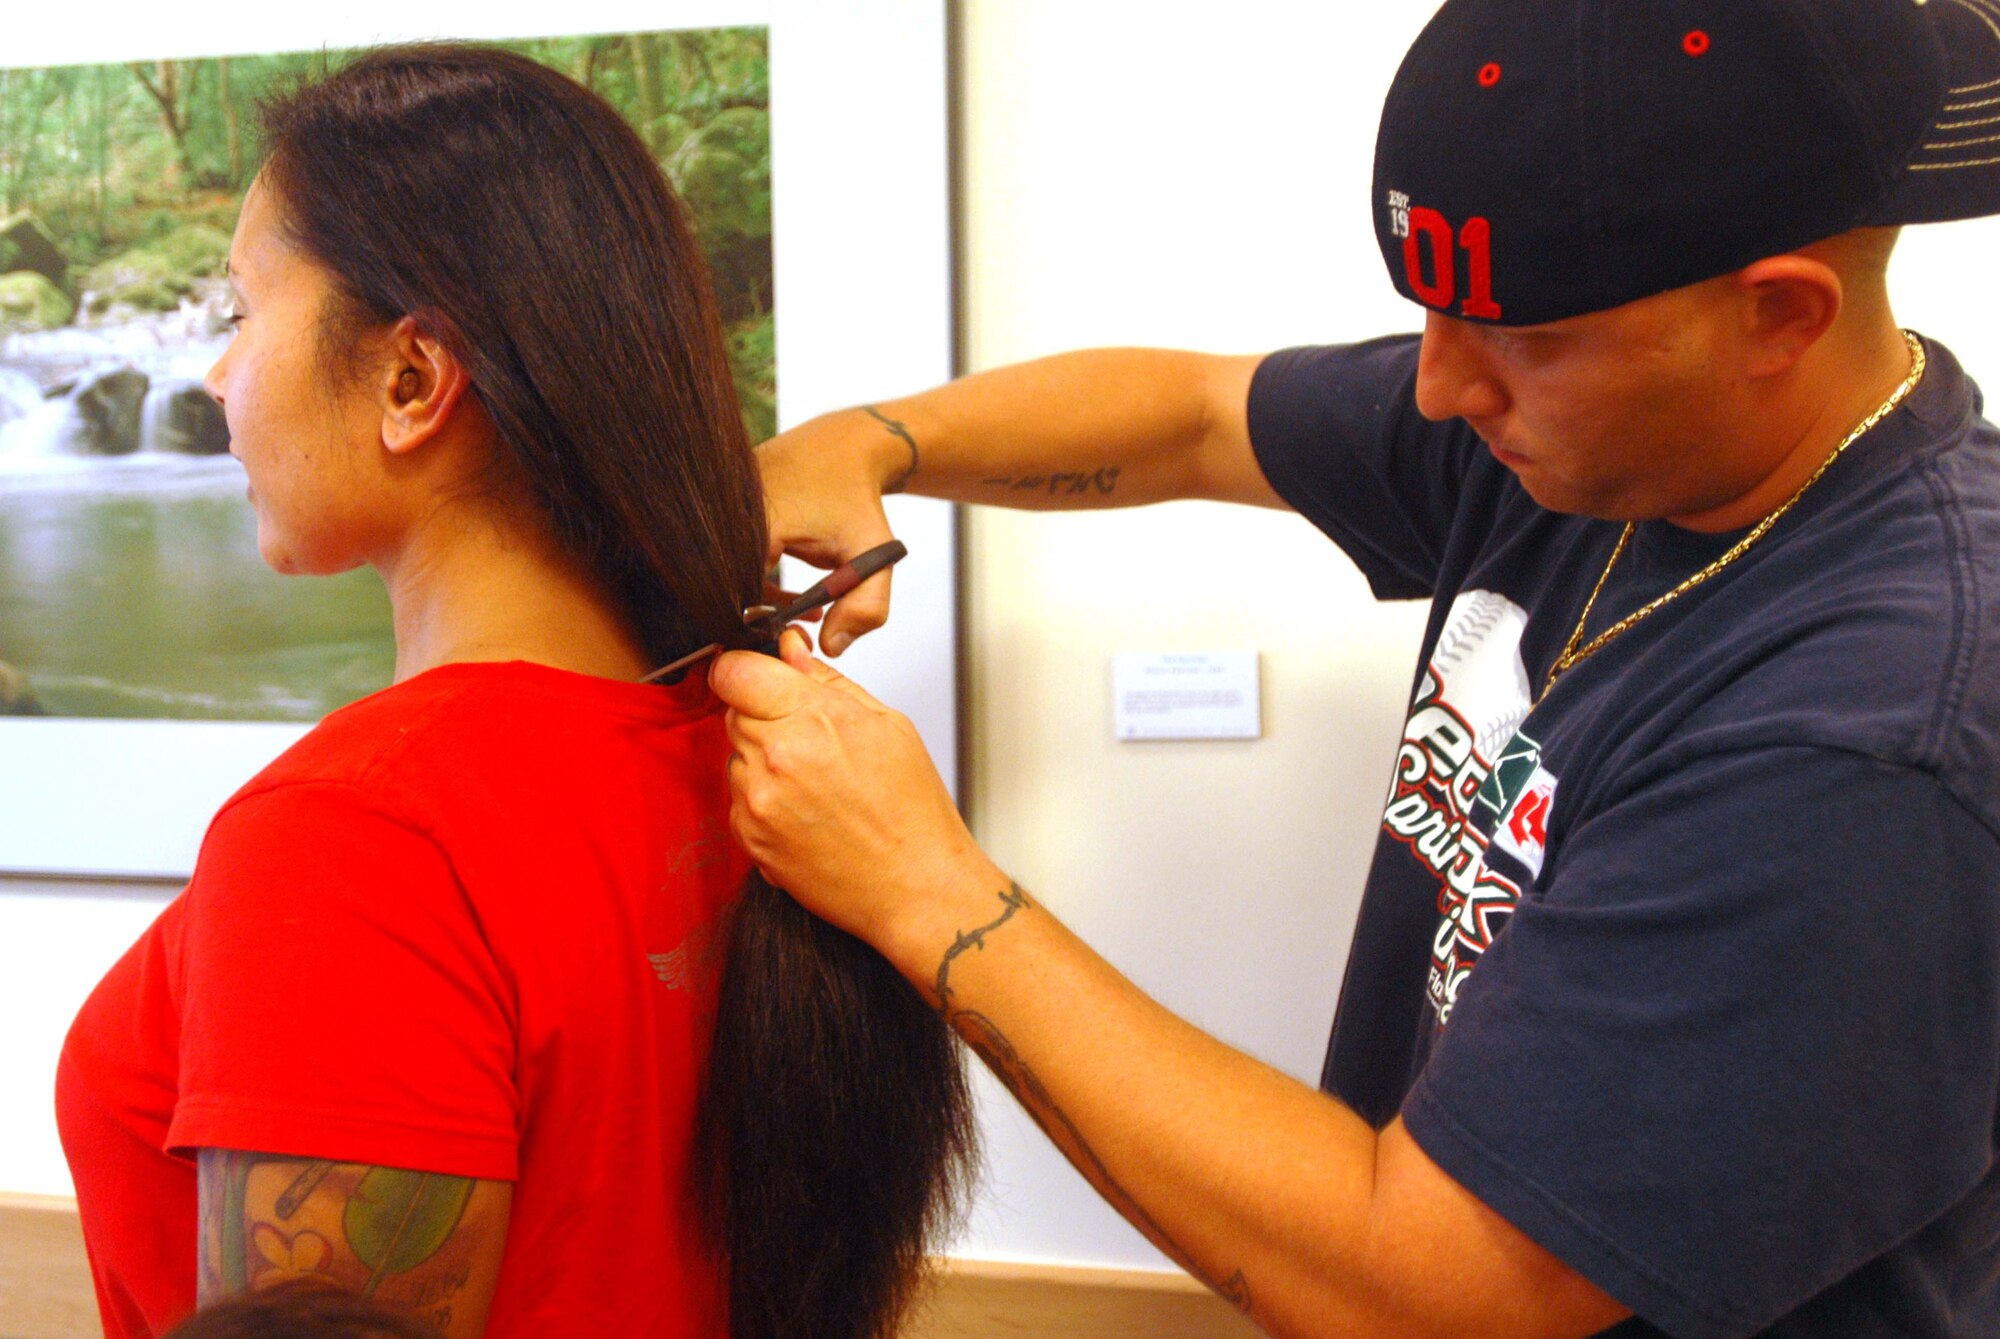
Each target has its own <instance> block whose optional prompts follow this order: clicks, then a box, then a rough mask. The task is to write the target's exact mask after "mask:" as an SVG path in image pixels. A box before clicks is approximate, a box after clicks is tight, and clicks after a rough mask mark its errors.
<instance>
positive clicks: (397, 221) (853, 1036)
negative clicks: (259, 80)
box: [262, 44, 974, 1339]
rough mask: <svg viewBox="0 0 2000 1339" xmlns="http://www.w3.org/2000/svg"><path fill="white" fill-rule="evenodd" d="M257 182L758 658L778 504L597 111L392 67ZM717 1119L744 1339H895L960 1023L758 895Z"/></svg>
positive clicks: (475, 64)
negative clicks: (755, 631) (755, 627)
mask: <svg viewBox="0 0 2000 1339" xmlns="http://www.w3.org/2000/svg"><path fill="white" fill-rule="evenodd" d="M264 127H265V133H266V137H267V144H268V147H269V157H268V159H267V161H266V163H265V166H264V170H263V177H262V180H263V181H264V182H265V183H266V185H267V186H268V188H269V189H270V190H271V191H272V192H273V194H274V200H275V203H276V204H277V207H278V208H277V212H278V216H279V218H280V220H281V226H282V227H284V228H285V230H286V232H287V234H288V236H289V238H290V239H291V241H292V242H293V243H294V244H295V245H297V246H298V247H299V248H300V249H301V250H302V251H303V252H304V253H305V254H307V255H309V256H311V257H312V258H313V259H314V260H316V261H317V262H318V263H320V264H321V265H322V266H324V267H325V268H326V269H327V270H328V271H329V272H330V273H331V275H332V278H333V281H334V284H335V287H336V290H337V291H338V292H340V293H341V295H342V297H343V298H344V300H345V301H346V303H347V304H348V305H349V306H350V307H351V308H352V312H351V313H350V314H351V315H352V316H353V317H354V318H355V320H356V321H357V322H359V323H361V324H364V325H365V324H367V323H376V324H387V323H390V322H393V321H395V320H398V319H400V318H402V317H404V316H410V317H413V318H414V319H415V320H416V321H417V322H418V323H419V324H420V325H422V326H423V327H425V329H426V330H427V332H428V333H429V334H431V335H433V336H434V337H436V338H437V339H439V340H440V341H441V342H442V343H444V345H445V346H446V347H447V348H449V349H450V350H451V352H452V354H453V355H454V356H455V357H456V358H458V360H459V361H460V362H461V363H462V364H463V365H464V366H465V367H466V368H467V369H468V372H469V376H470V380H471V384H472V394H474V395H475V396H477V397H478V400H479V403H480V404H481V405H482V406H483V407H484V409H485V411H486V412H487V413H488V414H489V415H490V416H491V417H492V420H493V422H494V424H495V425H496V427H497V428H498V430H499V433H500V436H501V437H502V439H503V440H504V441H505V444H506V447H507V450H508V452H509V454H510V457H511V459H510V462H509V465H510V469H511V472H512V474H513V476H514V477H516V478H518V480H519V481H520V484H521V486H522V487H523V488H524V489H525V491H526V492H527V493H528V494H530V495H532V496H533V497H534V498H535V499H536V501H537V502H538V504H539V505H540V507H541V508H542V509H543V510H544V511H545V513H546V516H547V519H548V522H549V524H550V525H551V527H552V529H553V532H554V534H555V535H556V537H557V539H558V540H559V542H561V543H562V544H563V545H564V546H565V547H566V549H567V550H568V551H569V552H570V553H571V554H572V555H573V556H574V557H575V558H576V559H577V560H579V561H580V562H582V563H583V564H584V565H585V566H587V567H588V568H589V569H590V570H591V571H592V572H594V573H595V574H596V575H597V576H598V578H599V579H600V580H601V581H602V582H603V584H604V586H605V587H606V589H607V590H609V591H610V592H612V593H613V594H614V595H615V596H616V597H617V598H618V599H619V600H621V601H622V602H623V604H624V607H625V608H626V610H627V611H628V612H629V616H630V617H631V619H632V620H633V624H634V627H635V628H636V629H637V631H638V632H639V634H640V636H641V637H642V639H643V640H644V642H645V644H646V646H647V649H648V650H649V652H650V653H651V654H652V656H653V657H654V658H655V659H656V661H658V662H659V663H665V662H666V661H668V660H671V659H673V658H676V657H678V656H679V655H681V654H682V653H684V652H686V651H688V650H691V649H693V648H694V647H696V646H700V645H704V644H706V643H708V642H714V641H719V642H721V643H723V644H724V645H726V646H739V647H740V646H745V645H747V644H749V642H750V640H751V638H750V635H749V634H748V633H747V632H746V630H745V628H744V625H743V617H742V614H743V608H744V606H745V605H747V604H751V603H754V602H755V601H756V600H757V598H758V596H759V594H760V592H761V589H762V582H763V565H764V552H765V532H764V513H763V499H762V495H761V491H760V488H759V485H758V480H757V473H756V467H755V464H754V462H753V460H752V457H751V453H750V449H749V443H748V442H747V441H746V440H745V436H744V431H743V427H742V422H741V419H740V418H739V416H738V411H737V402H736V393H735V389H734V387H733V385H732V384H731V382H730V379H729V371H728V363H727V360H726V356H725V354H724V350H723V345H722V337H721V330H720V327H719V325H718V322H717V319H716V315H715V304H714V300H713V298H712V296H711V294H710V291H709V279H708V275H707V273H706V270H705V268H704V265H703V261H702V257H701V252H700V251H699V250H698V249H697V247H696V244H695V241H694V238H693V236H692V233H691V230H690V228H689V225H688V222H687V220H686V218H685V215H684V211H683V209H682V207H681V205H680V202H679V201H678V200H677V199H676V198H675V196H674V193H673V190H672V188H671V187H670V186H669V185H668V183H667V180H666V178H665V176H664V175H663V174H662V173H661V171H660V168H659V165H658V164H657V163H656V162H655V161H654V160H653V158H652V156H651V154H650V153H648V151H647V149H646V147H645V145H644V144H643V143H642V142H641V141H640V139H639V137H638V135H637V134H636V133H635V132H634V131H633V130H632V129H631V127H630V126H628V125H627V124H626V122H625V121H624V119H623V118H622V117H620V116H619V114H618V113H617V112H616V111H615V110H614V109H613V108H612V107H611V106H610V105H609V104H608V103H606V102H605V101H604V100H603V99H601V98H599V97H597V96H596V95H595V94H593V93H591V92H589V91H588V90H586V89H584V88H582V87H581V86H579V85H578V84H576V83H574V82H573V81H571V80H570V79H568V78H566V77H564V76H563V75H561V74H559V73H557V72H555V71H554V70H551V69H548V68H547V67H545V66H542V65H539V64H537V63H535V62H534V61H532V60H529V59H527V58H526V57H523V56H519V55H515V54H513V53H511V52H507V51H504V50H499V49H496V48H490V47H479V46H464V45H457V44H435V45H421V46H408V47H391V48H383V49H379V50H376V51H372V52H369V53H367V54H365V55H363V56H362V57H360V58H359V59H358V60H356V61H355V62H354V63H352V64H350V65H348V66H346V67H344V68H343V69H341V70H339V71H337V72H335V73H333V74H332V75H330V76H328V77H326V78H325V79H323V80H320V81H318V82H315V83H310V84H307V85H305V86H303V87H301V88H298V89H295V90H292V91H290V92H288V93H286V94H285V95H283V96H281V97H279V98H277V99H275V100H273V101H271V102H270V103H268V104H267V106H266V108H265V113H264ZM717 1010H718V1016H717V1022H716V1033H715V1042H714V1046H713V1049H712V1053H711V1058H710V1062H709V1070H708V1074H707V1076H706V1080H705V1083H704V1086H703V1093H702V1098H701V1109H700V1112H699V1114H698V1128H699V1134H698V1143H699V1147H698V1148H697V1165H698V1168H699V1175H700V1179H701V1181H702V1184H700V1185H698V1186H697V1187H696V1191H697V1195H698V1200H699V1209H700V1212H701V1215H702V1218H703V1220H704V1222H705V1224H706V1226H707V1227H708V1229H709V1231H710V1233H711V1235H712V1237H713V1239H714V1241H715V1243H716V1245H717V1246H718V1247H719V1248H720V1249H721V1250H722V1251H723V1252H724V1253H725V1254H726V1256H727V1258H728V1261H729V1275H730V1283H729V1297H730V1329H731V1333H732V1334H733V1335H734V1336H735V1339H780V1337H781V1336H782V1337H783V1339H802V1337H811V1339H817V1337H824V1339H882V1337H884V1336H888V1335H891V1334H893V1333H894V1330H895V1326H896V1322H897V1319H898V1318H899V1316H900V1315H901V1313H902V1310H903V1308H904V1307H905V1306H906V1304H907V1303H908V1301H909V1299H910V1294H911V1289H912V1286H913V1284H914V1283H915V1281H916V1279H917V1275H918V1272H919V1270H920V1268H921V1265H922V1262H923V1258H924V1255H925V1252H926V1250H927V1249H928V1248H929V1247H930V1246H931V1245H933V1244H934V1243H935V1241H936V1238H937V1236H938V1234H939V1233H940V1232H942V1231H943V1230H944V1228H945V1227H946V1225H947V1224H948V1222H949V1220H950V1219H951V1218H952V1216H953V1212H954V1210H955V1209H956V1208H957V1207H958V1206H959V1205H960V1204H962V1202H963V1194H964V1191H965V1188H966V1184H967V1180H968V1172H969V1167H970V1163H971V1159H972V1153H973V1145H974V1139H973V1134H972V1120H971V1101H970V1096H969V1093H968V1091H967V1087H966V1080H965V1074H964V1069H963V1067H962V1063H961V1060H960V1057H959V1055H958V1052H957V1049H956V1046H955V1044H954V1043H953V1042H952V1040H951V1037H950V1034H949V1032H948V1030H947V1029H946V1027H945V1025H944V1023H943V1021H942V1020H941V1019H940V1018H939V1017H938V1015H937V1014H936V1013H935V1012H934V1011H933V1010H931V1009H930V1008H929V1007H928V1006H927V1005H926V1004H925V1003H924V1001H923V999H922V997H921V996H920V995H919V994H918V993H917V992H916V990H915V989H914V988H912V987H911V986H910V985H909V983H908V982H906V981H904V980H903V979H902V978H901V977H900V976H899V975H897V973H896V972H895V971H894V970H893V969H892V968H890V967H889V965H888V964H887V963H886V962H884V961H883V960H882V959H881V958H880V957H879V956H878V955H876V954H875V952H874V951H873V950H871V949H869V948H868V947H867V946H866V945H864V944H862V943H861V942H860V941H859V940H856V939H854V938H852V937H851V936H849V935H846V934H844V933H842V932H841V931H839V930H836V929H834V928H832V927H830V926H828V925H826V924H824V923H823V922H821V921H819V920H817V919H815V918H814V917H812V916H811V915H809V914H808V913H806V912H805V911H804V910H803V909H801V908H800V907H799V906H798V904H797V903H795V902H793V901H792V899H791V898H790V897H789V896H787V895H786V894H784V893H782V892H779V891H778V890H776V889H773V888H771V887H770V886H769V885H768V884H766V883H764V882H763V880H762V879H761V878H759V877H757V876H755V875H753V876H752V877H751V878H750V879H749V880H748V881H747V882H746V885H745V889H744V895H743V897H742V898H741V899H740V901H739V902H738V904H737V907H736V908H735V910H734V911H733V912H732V913H731V917H730V930H729V947H728V952H727V955H726V958H725V962H724V967H723V973H722V983H721V986H720V996H719V1000H718V1005H717Z"/></svg>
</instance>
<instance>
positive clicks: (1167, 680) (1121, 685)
mask: <svg viewBox="0 0 2000 1339" xmlns="http://www.w3.org/2000/svg"><path fill="white" fill-rule="evenodd" d="M1111 712H1112V729H1113V731H1114V732H1115V733H1116V734H1117V736H1118V738H1119V739H1257V738H1259V737H1260V736H1262V734H1263V733H1264V722H1263V706H1262V698H1261V696H1260V694H1259V691H1258V655H1257V652H1255V651H1168V652H1155V651H1123V652H1120V653H1119V654H1117V655H1114V656H1113V657H1112V658H1111Z"/></svg>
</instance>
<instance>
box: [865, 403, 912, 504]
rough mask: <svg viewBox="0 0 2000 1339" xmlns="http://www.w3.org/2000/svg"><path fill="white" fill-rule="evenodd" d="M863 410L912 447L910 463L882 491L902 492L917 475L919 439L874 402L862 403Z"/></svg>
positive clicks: (904, 443)
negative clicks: (873, 403)
mask: <svg viewBox="0 0 2000 1339" xmlns="http://www.w3.org/2000/svg"><path fill="white" fill-rule="evenodd" d="M861 412H862V413H864V414H866V415H868V417H870V418H872V419H874V420H875V421H876V422H877V423H880V424H881V425H882V426H883V427H885V428H887V429H888V430H889V431H890V432H892V433H894V434H896V436H898V437H900V438H902V439H903V445H905V446H907V447H909V448H910V463H909V464H908V465H907V466H905V467H904V469H903V472H902V473H901V474H899V475H897V476H896V477H895V478H893V479H891V480H890V481H889V482H888V483H886V484H884V485H883V486H882V491H883V492H884V493H900V492H902V491H903V490H904V489H905V488H907V487H909V484H910V480H911V479H912V478H914V477H916V473H917V439H916V438H914V437H912V436H911V435H910V430H909V428H907V427H905V426H904V425H903V424H901V423H898V422H897V421H896V420H895V419H893V418H890V417H889V416H888V415H887V414H885V413H883V412H882V411H881V410H879V409H877V408H876V407H875V406H874V405H872V404H865V405H862V406H861Z"/></svg>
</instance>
